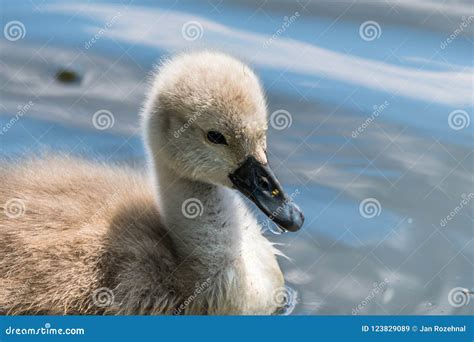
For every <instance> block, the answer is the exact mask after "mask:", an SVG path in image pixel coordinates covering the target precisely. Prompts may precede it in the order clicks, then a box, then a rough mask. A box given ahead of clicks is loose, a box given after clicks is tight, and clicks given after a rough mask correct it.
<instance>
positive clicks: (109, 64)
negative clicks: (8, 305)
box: [0, 0, 474, 314]
mask: <svg viewBox="0 0 474 342" xmlns="http://www.w3.org/2000/svg"><path fill="white" fill-rule="evenodd" d="M422 4H424V5H422ZM1 6H2V18H1V27H3V28H5V27H6V25H7V24H8V23H10V22H12V21H19V22H21V23H22V24H23V26H24V29H22V31H23V32H22V33H24V36H23V37H22V38H21V39H18V40H13V41H11V39H10V40H8V39H7V36H6V33H4V35H3V36H2V37H0V38H1V39H0V54H1V62H2V63H0V84H1V86H0V89H1V90H0V100H1V102H0V104H1V105H0V143H1V146H0V156H1V157H2V158H4V159H18V158H21V157H22V156H24V155H29V154H38V153H42V152H45V151H49V152H50V151H61V152H62V153H67V154H75V155H82V156H87V157H90V158H94V159H101V160H105V161H110V162H116V161H119V162H127V163H132V164H135V165H140V164H142V163H143V162H144V153H143V147H142V145H141V140H140V137H139V130H138V121H137V114H138V112H139V108H140V105H141V103H142V102H143V99H144V93H145V90H146V80H147V77H148V75H149V72H150V70H151V69H152V67H153V65H154V64H155V63H158V62H159V61H160V59H162V58H165V57H166V56H170V55H172V54H174V53H177V52H181V51H187V50H191V49H199V48H213V49H219V50H223V51H226V52H229V53H231V54H234V55H236V56H237V57H239V58H241V59H243V60H245V61H246V62H248V63H249V64H250V65H251V66H252V67H253V68H254V69H255V70H256V72H257V73H258V74H259V76H260V77H261V79H262V82H263V85H264V88H265V89H266V93H267V97H268V101H269V113H272V112H274V111H276V110H280V109H284V110H286V111H288V112H289V113H290V115H291V119H292V124H291V126H289V127H287V128H285V129H283V130H277V129H273V128H271V129H270V130H269V155H270V159H271V163H272V164H273V166H274V168H275V169H276V173H277V174H278V175H279V177H280V178H281V179H282V183H283V184H284V185H285V188H287V190H288V192H289V193H292V192H294V191H296V190H298V195H297V196H296V198H295V200H296V202H297V203H298V204H300V206H301V208H302V209H303V211H304V212H305V215H306V225H305V227H304V229H302V230H301V231H300V232H298V233H296V234H284V235H278V236H277V235H272V234H271V233H268V235H269V238H270V239H272V240H274V241H277V242H281V243H284V246H282V247H281V249H282V250H283V251H284V252H285V254H286V255H287V256H288V257H289V258H290V259H291V260H283V259H282V260H281V264H282V267H283V268H284V271H285V275H286V279H287V282H288V284H289V285H290V286H291V287H292V288H295V289H296V290H297V291H298V304H297V307H296V309H295V311H294V313H296V314H359V313H360V314H467V313H472V310H473V304H472V302H474V300H471V297H470V296H469V295H466V297H465V302H466V303H463V304H464V305H456V303H454V305H453V303H452V297H453V291H452V290H453V289H456V288H457V287H461V288H463V289H467V290H473V289H474V282H473V280H474V277H473V275H474V273H473V262H474V257H473V250H474V249H473V218H474V210H473V209H474V206H473V202H472V201H471V200H469V201H468V203H467V205H465V206H463V208H462V209H461V210H459V211H458V212H457V214H456V215H455V216H454V217H453V219H452V220H450V221H449V222H448V224H447V225H442V224H441V220H442V219H443V218H445V217H446V216H447V215H449V214H450V212H451V211H453V210H454V209H455V208H456V207H457V206H459V205H460V203H461V201H462V200H463V196H468V195H469V194H471V193H473V192H474V191H473V190H474V189H473V182H472V180H473V179H472V173H473V155H472V152H473V133H474V132H473V126H474V123H470V120H471V119H474V118H473V110H472V105H473V92H472V80H473V75H474V73H473V70H474V69H473V65H472V60H473V44H472V43H473V39H474V38H473V36H474V34H473V31H474V20H471V19H469V16H470V15H473V14H474V13H473V10H472V5H471V6H469V2H462V1H461V2H449V1H448V2H446V3H444V2H440V3H438V4H435V3H434V2H430V3H425V2H423V1H413V2H407V3H402V4H400V3H398V2H392V1H386V2H382V3H377V2H373V3H372V2H344V1H338V2H325V1H319V2H316V1H308V2H292V1H275V2H270V3H267V2H264V1H262V2H258V1H257V2H250V1H245V0H239V1H235V2H232V3H227V2H217V1H216V2H213V1H210V2H193V1H134V2H130V1H121V2H113V1H105V2H100V3H95V2H94V3H89V2H85V1H68V2H64V1H62V2H60V1H23V2H22V1H5V2H2V5H1ZM296 13H298V14H297V15H296ZM114 18H115V19H114ZM190 21H193V22H197V23H199V25H200V26H201V27H202V31H200V34H201V35H200V36H199V37H198V39H196V40H188V39H185V37H184V35H183V31H182V30H183V26H184V25H185V24H186V23H188V22H190ZM285 21H286V22H287V23H288V25H287V26H285V29H284V30H283V32H281V31H280V33H278V30H279V29H281V28H282V27H283V25H284V23H285ZM367 21H374V22H376V24H377V25H378V26H379V28H377V27H376V30H378V32H377V33H378V37H376V38H375V39H373V40H371V39H370V37H368V38H369V39H363V38H364V37H363V35H361V33H360V28H361V25H363V23H365V22H367ZM463 22H464V23H466V25H465V26H466V27H465V28H463V30H462V32H461V33H459V34H456V35H455V38H454V39H452V42H450V43H448V44H446V46H444V45H443V42H445V41H446V39H447V38H448V37H449V36H450V35H452V34H453V33H454V32H455V30H456V29H457V28H459V27H460V25H462V23H463ZM272 35H275V36H274V37H275V38H274V39H271V37H272ZM94 36H97V37H98V39H96V41H95V42H93V43H91V41H92V38H93V37H94ZM365 38H367V36H365ZM87 44H89V45H87ZM442 46H444V47H442ZM61 68H67V69H70V70H73V71H75V72H77V73H78V74H79V75H80V77H81V81H80V82H76V83H73V84H63V83H60V82H58V81H57V80H56V79H55V74H56V73H57V71H58V70H59V69H61ZM30 101H31V103H32V105H30V106H29V108H28V109H27V110H26V111H24V112H19V110H20V109H21V108H22V107H24V106H25V105H26V104H28V103H30ZM384 103H385V104H386V105H385V106H384V108H383V110H381V111H380V113H378V114H377V115H374V106H377V107H379V106H381V105H383V104H384ZM104 109H105V110H108V111H110V112H111V113H113V116H114V119H115V122H114V125H113V126H112V127H110V128H108V129H106V130H97V129H95V128H94V126H93V124H92V116H93V114H94V113H95V112H97V111H98V110H104ZM452 112H455V113H461V114H460V115H461V117H462V119H464V120H465V121H464V123H462V122H461V125H462V126H463V127H462V128H461V129H456V128H459V127H454V128H453V127H452V126H453V123H452V122H451V126H450V124H449V123H450V122H449V115H450V113H452ZM19 113H20V114H19ZM367 119H371V120H370V121H369V123H368V124H367ZM466 120H467V122H466ZM364 122H365V124H364ZM361 127H362V129H361V130H360V131H359V133H357V134H356V135H355V136H354V132H355V131H357V129H358V128H361ZM366 199H375V200H376V202H373V201H372V203H376V213H375V215H374V216H373V217H370V216H371V215H370V213H369V215H367V213H365V216H369V217H364V215H363V214H364V212H361V209H360V205H361V203H363V201H364V200H366ZM374 289H377V291H376V293H374Z"/></svg>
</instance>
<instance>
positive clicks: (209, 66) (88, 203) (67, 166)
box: [0, 52, 303, 314]
mask: <svg viewBox="0 0 474 342" xmlns="http://www.w3.org/2000/svg"><path fill="white" fill-rule="evenodd" d="M142 118H143V127H144V137H145V145H146V147H147V151H148V155H149V159H150V170H151V176H147V175H142V173H141V172H139V171H136V170H132V169H130V168H127V167H118V166H110V165H99V164H97V163H93V162H88V161H84V160H78V159H71V158H65V157H48V158H46V159H42V160H33V161H28V162H25V163H24V164H23V165H10V166H3V167H2V170H1V171H0V209H1V211H0V313H3V314H5V313H6V314H272V313H274V312H275V311H277V310H278V308H279V306H281V304H282V303H279V301H278V298H277V297H278V293H279V291H281V288H282V287H283V286H284V279H283V276H282V273H281V270H280V267H279V265H278V263H277V260H276V256H275V255H276V254H278V252H277V251H276V250H275V249H274V248H273V246H272V244H271V243H270V242H269V241H268V240H267V239H265V238H264V237H263V236H262V235H261V231H260V230H261V228H260V226H259V224H258V223H257V221H256V218H255V217H254V216H253V215H252V214H251V213H250V212H249V211H248V209H247V207H246V204H245V203H244V200H243V198H242V197H240V196H239V195H238V194H237V192H236V191H235V190H234V189H236V190H238V191H240V192H241V193H243V194H244V195H245V196H246V197H248V198H249V199H250V200H251V201H253V202H254V203H255V204H256V205H257V206H258V207H259V208H260V209H261V210H262V211H263V212H264V213H265V214H266V215H267V216H269V217H270V218H271V219H272V220H274V221H275V222H276V223H277V224H279V225H280V226H281V227H283V228H285V229H287V230H290V231H296V230H298V229H299V228H300V227H301V225H302V224H303V215H302V213H301V212H300V210H299V209H298V208H297V207H296V206H295V205H294V204H293V203H292V202H291V201H290V200H289V197H288V196H286V195H285V193H284V192H283V190H282V188H281V186H280V184H279V183H278V181H277V179H276V178H275V176H274V174H273V172H272V171H271V169H270V167H269V165H268V162H267V156H266V103H265V99H264V96H263V93H262V89H261V86H260V84H259V81H258V79H257V77H256V76H255V74H254V73H253V72H252V71H251V70H250V69H249V68H248V67H247V66H246V65H244V64H242V63H241V62H239V61H238V60H236V59H234V58H232V57H230V56H227V55H224V54H221V53H215V52H195V53H189V54H183V55H179V56H177V57H175V58H174V59H172V60H171V61H169V62H167V63H165V64H164V65H163V66H162V67H161V68H160V70H159V71H158V73H157V75H156V77H155V80H154V83H153V85H152V87H151V89H150V92H149V95H148V100H147V102H146V104H145V107H144V110H143V115H142ZM12 203H13V204H20V206H21V211H20V213H19V214H18V213H17V212H15V213H12V212H11V208H10V207H9V206H11V205H12ZM276 294H277V295H276Z"/></svg>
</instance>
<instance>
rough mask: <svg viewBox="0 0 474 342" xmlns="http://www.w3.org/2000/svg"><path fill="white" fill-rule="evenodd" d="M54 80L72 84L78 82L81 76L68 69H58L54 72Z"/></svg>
mask: <svg viewBox="0 0 474 342" xmlns="http://www.w3.org/2000/svg"><path fill="white" fill-rule="evenodd" d="M56 80H57V81H58V82H61V83H66V84H74V83H76V84H77V83H80V82H81V77H80V76H79V74H78V73H77V72H75V71H74V70H70V69H59V70H58V72H57V73H56Z"/></svg>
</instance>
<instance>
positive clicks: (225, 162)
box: [144, 51, 304, 231]
mask: <svg viewBox="0 0 474 342" xmlns="http://www.w3.org/2000/svg"><path fill="white" fill-rule="evenodd" d="M144 128H145V137H146V143H147V145H148V148H149V150H150V153H151V154H152V156H153V158H154V159H155V160H156V163H158V162H159V163H165V164H166V166H167V167H168V168H170V169H171V170H173V171H174V172H175V173H176V174H178V175H179V176H180V177H185V178H189V179H192V180H195V181H200V182H205V183H210V184H215V185H221V186H225V187H229V188H233V189H237V190H239V191H240V192H242V193H243V194H244V195H245V196H246V197H248V198H249V199H250V200H252V201H253V202H254V203H255V204H256V205H257V206H258V207H259V208H260V209H261V210H262V211H263V212H264V213H265V214H266V215H267V216H269V217H270V219H272V220H273V221H274V222H276V223H277V224H278V225H279V226H280V227H282V228H284V229H286V230H290V231H296V230H298V229H299V228H300V227H301V226H302V224H303V221H304V217H303V214H302V213H301V211H300V209H299V208H298V207H297V206H296V205H295V204H294V203H293V202H292V201H291V200H290V199H289V197H288V196H287V195H286V194H285V193H284V191H283V189H282V187H281V185H280V183H279V182H278V180H277V178H276V177H275V175H274V173H273V172H272V170H271V169H270V166H269V165H268V160H267V155H266V149H267V141H266V131H267V108H266V101H265V97H264V94H263V90H262V87H261V85H260V82H259V80H258V78H257V77H256V75H255V74H254V73H253V71H252V70H251V69H250V68H249V67H248V66H247V65H245V64H243V63H242V62H240V61H238V60H237V59H235V58H233V57H230V56H228V55H225V54H222V53H217V52H210V51H203V52H194V53H188V54H183V55H179V56H177V57H175V58H173V59H171V60H169V61H167V62H165V63H164V64H163V65H162V66H161V67H160V68H159V70H158V72H157V74H156V76H155V78H154V83H153V85H152V88H151V91H150V93H149V96H148V101H147V103H146V105H145V108H144Z"/></svg>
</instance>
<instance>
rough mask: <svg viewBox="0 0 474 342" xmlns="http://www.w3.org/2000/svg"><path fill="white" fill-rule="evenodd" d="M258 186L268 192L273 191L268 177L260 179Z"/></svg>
mask: <svg viewBox="0 0 474 342" xmlns="http://www.w3.org/2000/svg"><path fill="white" fill-rule="evenodd" d="M258 185H259V186H260V187H261V188H262V189H264V190H266V191H271V187H270V182H269V181H268V179H267V177H260V178H258Z"/></svg>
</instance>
